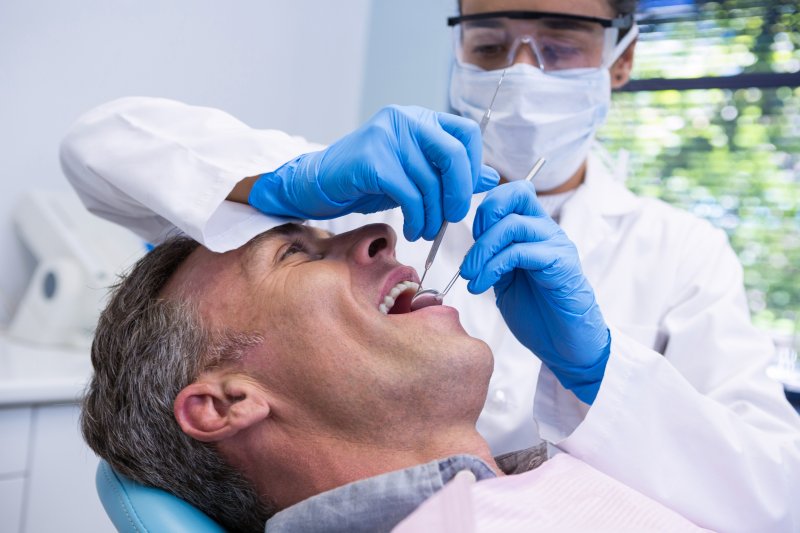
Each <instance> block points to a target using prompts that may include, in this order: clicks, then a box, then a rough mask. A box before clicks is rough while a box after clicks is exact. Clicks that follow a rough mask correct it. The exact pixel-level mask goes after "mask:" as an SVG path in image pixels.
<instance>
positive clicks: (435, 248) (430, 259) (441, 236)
mask: <svg viewBox="0 0 800 533" xmlns="http://www.w3.org/2000/svg"><path fill="white" fill-rule="evenodd" d="M505 77H506V69H503V73H502V74H500V81H498V82H497V87H496V88H495V90H494V94H493V95H492V101H491V102H489V107H487V108H486V112H485V113H484V114H483V118H481V122H480V126H479V127H480V130H481V135H483V132H484V131H485V130H486V125H487V124H488V123H489V119H490V118H491V116H492V107H494V99H495V98H497V93H498V92H499V91H500V86H501V85H502V84H503V78H505ZM445 230H447V221H446V220H445V221H444V222H442V225H441V227H440V228H439V233H437V234H436V237H434V239H433V244H431V251H430V252H428V258H427V259H425V271H424V272H423V273H422V279H420V280H419V288H418V289H417V292H416V293H415V294H414V297H415V298H416V296H417V294H419V293H420V291H421V290H422V282H423V281H425V276H427V275H428V271H429V270H430V269H431V267H432V266H433V260H434V259H435V258H436V254H437V253H438V252H439V246H440V245H441V244H442V239H444V232H445Z"/></svg>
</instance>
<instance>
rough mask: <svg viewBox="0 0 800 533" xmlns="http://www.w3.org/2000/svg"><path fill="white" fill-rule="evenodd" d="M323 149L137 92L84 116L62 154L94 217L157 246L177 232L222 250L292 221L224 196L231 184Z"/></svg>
mask: <svg viewBox="0 0 800 533" xmlns="http://www.w3.org/2000/svg"><path fill="white" fill-rule="evenodd" d="M321 148H322V146H320V145H316V144H313V143H309V142H307V141H305V140H304V139H302V138H300V137H292V136H289V135H287V134H285V133H283V132H280V131H276V130H257V129H254V128H251V127H249V126H247V125H246V124H244V123H242V122H241V121H239V120H237V119H236V118H234V117H232V116H231V115H228V114H227V113H224V112H222V111H219V110H217V109H212V108H208V107H198V106H190V105H186V104H183V103H180V102H176V101H173V100H167V99H163V98H140V97H132V98H123V99H119V100H114V101H111V102H108V103H106V104H104V105H101V106H99V107H97V108H95V109H93V110H91V111H89V112H88V113H86V114H85V115H83V116H82V117H80V118H79V119H78V121H77V122H76V123H75V124H74V125H73V126H72V128H71V129H70V131H69V132H68V133H67V135H66V137H65V138H64V140H63V141H62V144H61V154H60V155H61V166H62V168H63V170H64V173H65V175H66V176H67V178H68V179H69V181H70V182H71V183H72V185H73V187H74V188H75V190H76V191H77V193H78V195H79V196H80V197H81V199H82V200H83V202H84V204H85V205H86V207H87V208H88V209H89V210H90V211H92V212H93V213H95V214H97V215H99V216H101V217H103V218H106V219H108V220H111V221H113V222H116V223H119V224H122V225H124V226H126V227H128V228H129V229H131V230H133V231H135V232H136V233H137V234H139V235H140V236H142V237H143V238H145V239H146V240H148V241H150V242H152V243H158V242H161V241H162V240H164V239H165V238H166V237H168V236H169V235H171V234H173V233H176V232H177V231H179V232H183V233H185V234H187V235H189V236H190V237H192V238H194V239H195V240H197V241H199V242H200V243H202V244H204V245H205V246H206V247H208V248H209V249H211V250H213V251H218V252H223V251H227V250H230V249H233V248H237V247H238V246H241V245H242V244H244V243H246V242H247V241H248V240H250V238H252V237H253V236H255V235H257V234H258V233H261V232H263V231H265V230H267V229H269V228H271V227H274V226H275V225H279V224H283V223H285V222H287V220H288V219H284V218H280V217H270V216H265V215H263V214H260V213H259V212H257V211H256V210H255V209H253V208H251V207H250V206H247V205H243V204H238V203H235V202H229V201H226V200H225V198H226V196H227V195H228V193H229V192H230V191H231V189H233V187H234V185H235V184H236V183H237V182H239V181H240V180H241V179H243V178H245V177H248V176H255V175H259V174H263V173H264V172H269V171H271V170H274V169H276V168H277V167H279V166H280V165H282V164H283V163H285V162H286V161H289V160H290V159H293V158H294V157H296V156H298V155H300V154H302V153H306V152H311V151H315V150H319V149H321Z"/></svg>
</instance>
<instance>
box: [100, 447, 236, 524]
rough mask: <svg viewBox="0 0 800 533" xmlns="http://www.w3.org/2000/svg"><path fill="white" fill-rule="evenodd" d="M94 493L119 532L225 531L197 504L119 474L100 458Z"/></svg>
mask: <svg viewBox="0 0 800 533" xmlns="http://www.w3.org/2000/svg"><path fill="white" fill-rule="evenodd" d="M95 483H96V485H97V494H98V495H99V496H100V501H101V502H102V503H103V507H104V508H105V510H106V513H107V514H108V517H109V518H110V519H111V522H113V523H114V527H116V528H117V531H119V532H121V533H142V532H149V531H169V532H170V533H190V532H191V533H224V532H225V530H224V529H223V528H222V527H220V525H219V524H217V523H216V522H214V521H213V520H211V519H210V518H209V517H208V516H206V515H205V514H203V513H202V512H200V510H199V509H197V508H196V507H194V506H192V505H189V504H188V503H186V502H185V501H183V500H181V499H180V498H178V497H176V496H173V495H172V494H170V493H168V492H166V491H163V490H161V489H155V488H153V487H146V486H144V485H141V484H140V483H137V482H135V481H132V480H130V479H128V478H127V477H125V476H123V475H121V474H118V473H117V472H116V471H114V469H113V468H111V465H109V464H108V463H107V462H105V461H103V460H101V461H100V464H99V465H98V466H97V474H96V475H95Z"/></svg>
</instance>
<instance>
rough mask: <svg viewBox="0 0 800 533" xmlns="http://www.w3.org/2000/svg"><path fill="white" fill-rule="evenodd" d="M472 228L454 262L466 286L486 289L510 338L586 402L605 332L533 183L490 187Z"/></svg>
mask: <svg viewBox="0 0 800 533" xmlns="http://www.w3.org/2000/svg"><path fill="white" fill-rule="evenodd" d="M472 229H473V236H474V237H475V244H474V245H473V247H472V249H471V250H470V251H469V253H468V254H467V257H466V258H465V259H464V263H463V265H462V266H461V275H462V276H463V277H464V278H466V279H468V280H470V282H469V285H468V288H469V291H470V292H472V293H475V294H478V293H482V292H484V291H486V290H487V289H488V288H489V287H491V286H494V291H495V296H496V298H497V307H498V308H499V309H500V312H501V313H502V315H503V318H504V319H505V321H506V323H507V324H508V327H509V328H510V329H511V331H512V332H513V333H514V335H515V336H516V337H517V339H518V340H519V341H520V342H521V343H522V344H523V345H525V346H526V347H527V348H529V349H531V350H532V351H533V352H534V353H535V354H536V355H537V356H539V358H540V359H541V360H542V362H543V363H544V364H546V365H547V366H548V368H550V370H551V371H552V372H553V374H555V376H556V377H557V378H558V380H559V381H560V382H561V384H562V385H563V386H564V387H565V388H567V389H569V390H571V391H572V392H574V393H575V395H576V396H577V397H578V398H580V399H581V400H582V401H584V402H586V403H588V404H591V403H592V402H594V399H595V398H596V397H597V392H598V390H599V389H600V382H601V381H602V379H603V373H604V372H605V368H606V362H607V361H608V355H609V352H610V348H611V333H610V332H609V329H608V326H606V323H605V321H604V320H603V315H602V314H601V312H600V308H599V307H598V305H597V303H596V302H595V297H594V291H593V290H592V287H591V286H590V285H589V282H588V281H587V280H586V277H585V276H584V275H583V272H582V270H581V264H580V261H579V259H578V252H577V250H576V248H575V245H574V244H573V243H572V241H570V240H569V239H568V238H567V236H566V235H565V234H564V232H563V231H562V230H561V228H560V227H559V226H558V224H556V223H555V221H553V219H552V218H550V217H549V216H548V215H547V213H546V212H545V211H544V209H543V208H542V207H541V205H540V204H539V201H538V200H537V198H536V191H535V189H534V186H533V184H532V183H529V182H526V181H522V182H512V183H508V184H506V185H502V186H500V187H498V188H496V189H495V190H493V191H491V192H490V193H489V194H487V195H486V198H484V200H483V202H482V203H481V205H480V206H479V207H478V210H477V213H476V215H475V222H474V225H473V228H472Z"/></svg>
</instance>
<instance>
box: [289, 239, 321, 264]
mask: <svg viewBox="0 0 800 533" xmlns="http://www.w3.org/2000/svg"><path fill="white" fill-rule="evenodd" d="M295 254H304V255H306V256H307V257H308V258H309V259H312V260H317V259H322V258H323V257H324V255H323V254H322V253H319V252H318V251H317V250H315V249H312V247H310V246H309V244H308V243H306V242H303V241H302V240H300V239H295V240H293V241H292V242H290V243H288V244H287V245H286V246H285V247H284V248H283V253H281V256H280V259H279V261H283V260H284V259H288V258H289V257H291V256H293V255H295Z"/></svg>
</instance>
